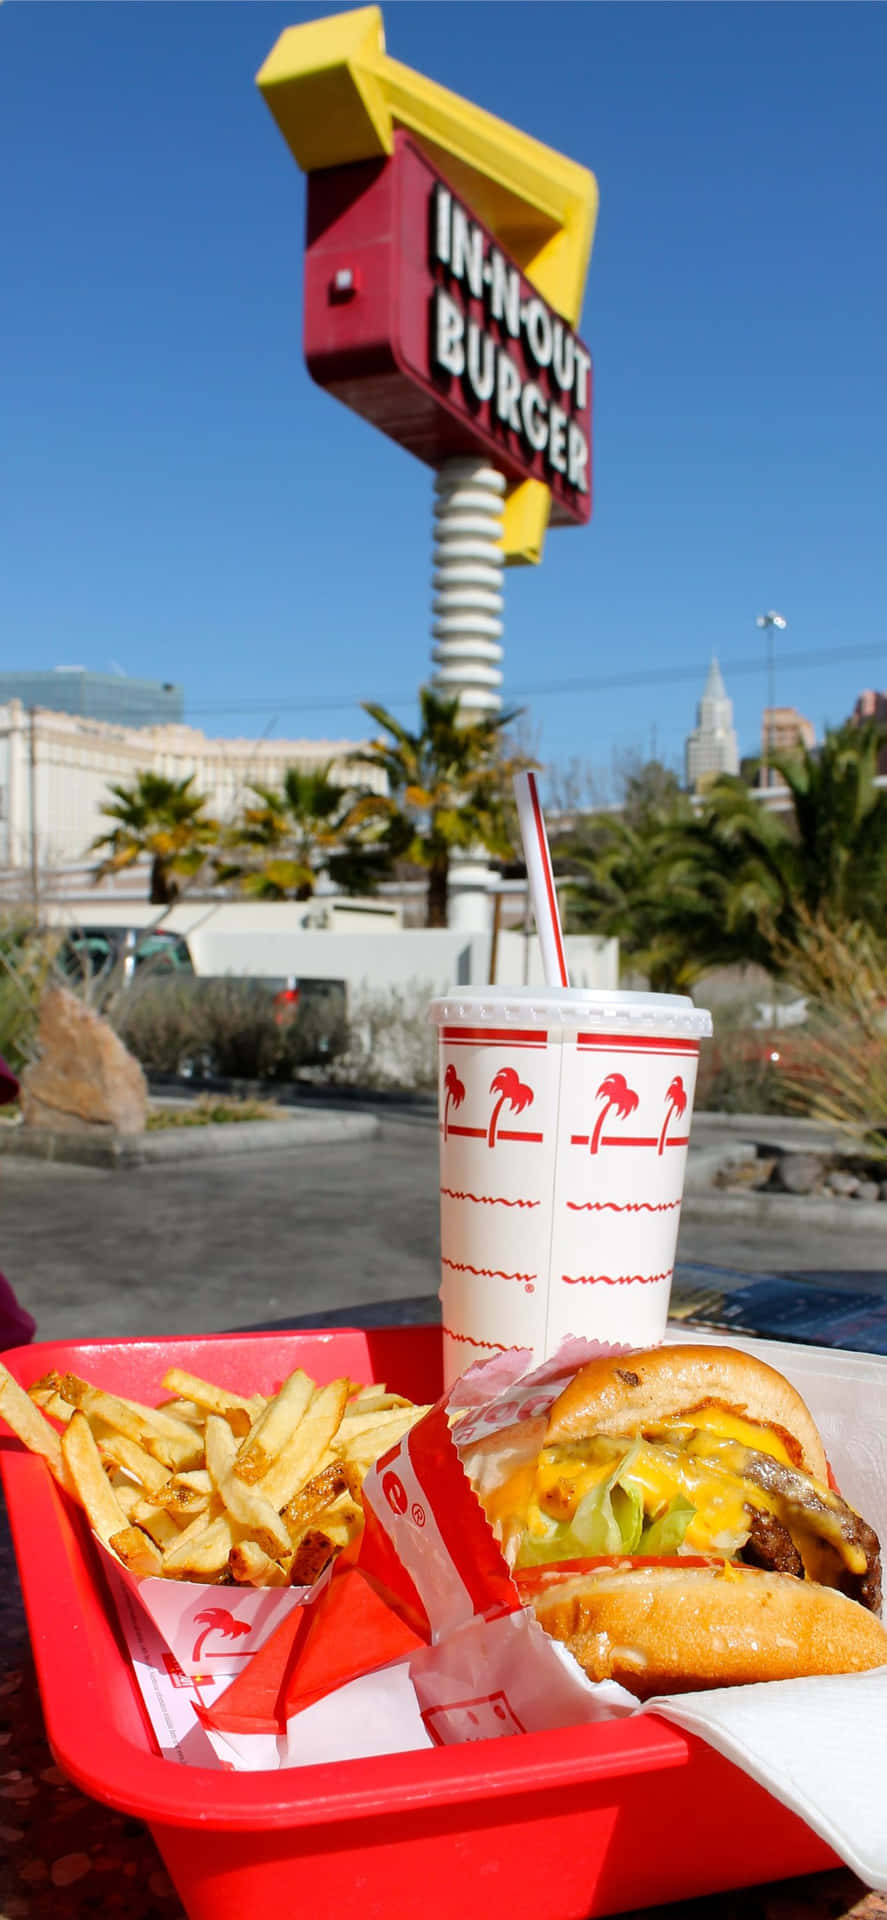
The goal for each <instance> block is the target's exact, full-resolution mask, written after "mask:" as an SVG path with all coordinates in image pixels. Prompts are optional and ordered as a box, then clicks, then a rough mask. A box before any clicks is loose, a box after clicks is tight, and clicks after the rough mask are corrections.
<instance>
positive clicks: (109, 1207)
mask: <svg viewBox="0 0 887 1920" xmlns="http://www.w3.org/2000/svg"><path fill="white" fill-rule="evenodd" d="M378 1111H379V1116H380V1122H381V1124H380V1128H379V1132H378V1134H377V1136H376V1137H375V1138H373V1139H366V1140H360V1141H351V1142H339V1143H337V1144H334V1145H331V1144H326V1145H321V1144H316V1145H310V1146H302V1147H300V1148H298V1149H296V1150H290V1151H280V1150H275V1151H273V1152H266V1153H258V1152H255V1151H254V1152H251V1153H249V1154H248V1155H244V1156H242V1157H239V1156H237V1155H232V1156H230V1157H227V1156H226V1157H225V1158H224V1159H221V1160H212V1159H207V1160H200V1161H189V1162H186V1163H182V1164H180V1165H176V1164H170V1163H164V1164H162V1165H160V1164H150V1165H146V1166H142V1167H137V1168H129V1169H127V1168H118V1169H117V1170H109V1169H104V1168H101V1169H100V1168H93V1167H80V1166H70V1165H60V1164H49V1165H47V1164H46V1163H45V1162H41V1161H31V1160H26V1159H22V1158H15V1159H13V1158H6V1157H4V1158H3V1160H2V1161H0V1266H2V1268H3V1271H4V1272H5V1273H6V1275H7V1277H8V1278H9V1280H10V1281H11V1282H12V1284H13V1286H14V1287H15V1289H16V1291H17V1293H18V1294H19V1296H20V1298H21V1300H22V1302H23V1303H24V1305H25V1306H27V1307H28V1308H29V1310H30V1311H31V1312H32V1313H33V1314H34V1316H35V1318H36V1320H37V1323H38V1338H41V1339H53V1338H59V1339H62V1338H89V1337H93V1338H98V1339H101V1338H103V1337H105V1338H110V1337H119V1336H122V1335H137V1334H151V1333H155V1332H162V1333H196V1332H213V1331H221V1330H222V1329H224V1328H228V1327H237V1326H249V1325H256V1324H257V1323H258V1322H260V1321H277V1320H284V1319H286V1318H287V1317H288V1316H290V1315H292V1316H296V1315H298V1316H300V1317H303V1316H304V1315H306V1314H311V1313H312V1312H313V1313H323V1312H327V1311H330V1310H333V1309H336V1308H339V1307H347V1306H354V1307H355V1308H360V1306H361V1304H366V1303H369V1302H377V1301H384V1300H391V1301H392V1302H397V1301H402V1300H406V1299H409V1298H427V1297H428V1296H429V1295H433V1294H435V1293H436V1291H437V1286H438V1280H439V1265H438V1254H439V1240H438V1173H437V1126H436V1120H435V1116H434V1114H433V1112H432V1111H431V1110H430V1109H429V1108H425V1109H416V1108H414V1107H411V1106H404V1107H402V1108H401V1107H396V1106H384V1107H382V1106H380V1108H379V1109H378ZM779 1205H780V1203H779V1201H778V1200H774V1203H773V1209H772V1211H771V1214H770V1217H769V1218H768V1220H767V1221H766V1222H764V1223H763V1224H761V1223H760V1222H755V1221H743V1220H738V1219H731V1220H729V1221H727V1220H724V1221H722V1220H720V1219H719V1218H718V1217H717V1215H715V1216H714V1217H712V1216H711V1215H707V1216H706V1218H704V1219H693V1218H689V1217H688V1218H686V1219H685V1220H684V1221H683V1223H682V1227H681V1233H680V1239H679V1243H678V1260H679V1263H680V1262H684V1263H688V1264H690V1265H692V1266H694V1267H699V1266H703V1267H704V1266H708V1267H711V1268H714V1269H718V1270H721V1269H728V1270H730V1271H733V1272H738V1273H740V1274H741V1273H742V1272H747V1273H783V1274H784V1273H789V1274H798V1275H803V1276H804V1280H805V1283H807V1284H813V1285H819V1286H822V1285H829V1286H831V1285H839V1286H842V1287H845V1288H847V1289H848V1290H852V1289H853V1288H854V1287H859V1286H860V1285H864V1286H865V1287H866V1288H867V1289H871V1290H872V1291H875V1292H879V1293H881V1294H887V1208H885V1225H884V1228H883V1229H880V1227H878V1228H877V1229H873V1228H872V1227H870V1226H865V1227H864V1228H863V1227H862V1226H860V1225H855V1224H854V1219H853V1203H852V1202H850V1203H848V1207H847V1225H846V1226H845V1227H842V1228H838V1227H836V1228H829V1229H828V1230H825V1229H823V1228H820V1227H819V1226H818V1225H817V1224H816V1222H815V1220H814V1221H813V1222H812V1223H811V1224H809V1225H806V1226H805V1224H804V1222H803V1221H802V1220H800V1219H797V1218H793V1219H792V1220H791V1221H788V1220H785V1222H784V1224H780V1220H779V1214H778V1208H779ZM793 1211H794V1210H793ZM861 1276H862V1278H861ZM678 1278H679V1279H680V1273H679V1275H678Z"/></svg>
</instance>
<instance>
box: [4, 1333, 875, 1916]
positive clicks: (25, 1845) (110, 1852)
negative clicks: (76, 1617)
mask: <svg viewBox="0 0 887 1920" xmlns="http://www.w3.org/2000/svg"><path fill="white" fill-rule="evenodd" d="M436 1317H437V1301H436V1300H434V1301H431V1300H425V1299H423V1300H421V1301H419V1300H412V1301H404V1302H402V1303H400V1311H399V1312H398V1311H397V1310H396V1309H395V1308H394V1307H392V1304H391V1303H390V1302H389V1303H387V1304H386V1305H385V1306H384V1307H381V1308H379V1309H378V1310H370V1311H367V1310H366V1309H362V1310H361V1311H360V1314H359V1316H358V1315H357V1314H355V1315H353V1317H352V1316H350V1315H348V1314H343V1313H341V1312H340V1313H337V1314H329V1315H324V1316H317V1315H313V1316H312V1325H317V1324H318V1321H319V1320H322V1321H323V1323H324V1324H327V1325H336V1324H342V1323H343V1321H349V1320H351V1323H352V1324H353V1321H355V1320H357V1319H358V1318H359V1320H360V1322H361V1324H365V1325H368V1324H376V1325H378V1324H384V1323H386V1322H387V1323H388V1324H391V1323H393V1322H394V1321H395V1319H400V1320H402V1321H406V1320H408V1319H423V1320H428V1319H435V1318H436ZM281 1324H282V1323H281ZM286 1324H287V1325H289V1326H294V1325H298V1324H299V1323H298V1322H293V1321H292V1320H290V1321H288V1322H287V1323H286ZM643 1912H644V1915H645V1917H646V1920H654V1916H655V1917H656V1920H667V1916H668V1917H670V1920H678V1917H679V1916H680V1917H681V1920H683V1916H686V1920H715V1916H718V1920H887V1894H880V1893H874V1892H871V1891H870V1890H869V1889H867V1888H866V1887H865V1886H863V1884H862V1883H861V1882H860V1881H859V1880H857V1879H856V1877H855V1876H854V1875H853V1874H852V1873H849V1872H846V1871H844V1870H839V1869H836V1870H834V1871H833V1872H829V1873H823V1874H815V1875H811V1876H808V1877H806V1878H804V1879H800V1880H787V1881H781V1882H778V1883H773V1884H772V1885H767V1886H759V1887H754V1888H748V1889H744V1890H742V1891H739V1892H736V1893H725V1894H716V1895H711V1896H709V1897H707V1898H704V1899H702V1900H695V1901H682V1902H681V1903H680V1905H679V1906H673V1907H659V1908H655V1909H654V1908H645V1909H644V1910H643ZM93 1915H102V1916H105V1915H108V1916H119V1917H120V1920H186V1915H185V1912H184V1909H183V1907H182V1906H181V1903H180V1901H179V1899H178V1896H177V1894H176V1892H175V1890H174V1888H173V1887H172V1885H171V1883H170V1881H169V1879H168V1876H167V1874H166V1871H165V1869H164V1866H163V1863H162V1861H161V1859H160V1856H159V1855H158V1853H157V1851H156V1849H155V1847H154V1843H153V1841H152V1839H151V1836H150V1834H149V1832H148V1830H147V1828H146V1827H144V1826H143V1825H142V1823H141V1822H140V1821H139V1820H136V1819H133V1818H131V1817H129V1816H128V1815H126V1814H121V1813H117V1812H114V1811H113V1810H112V1809H111V1808H109V1807H105V1806H103V1805H100V1804H99V1803H98V1802H97V1801H93V1800H89V1799H87V1798H86V1797H85V1796H84V1795H83V1794H82V1793H80V1792H79V1791H78V1790H77V1789H76V1788H75V1787H73V1786H72V1785H71V1784H70V1783H69V1782H68V1781H67V1780H66V1778H65V1776H64V1775H63V1774H62V1773H61V1771H60V1769H59V1768H58V1767H57V1766H56V1765H55V1762H54V1760H53V1756H52V1753H51V1752H50V1749H49V1746H48V1745H47V1741H46V1735H45V1731H44V1726H43V1716H42V1712H41V1707H40V1697H39V1692H38V1688H37V1682H36V1677H35V1673H34V1667H33V1663H32V1660H31V1654H30V1646H29V1640H28V1630H27V1625H26V1622H25V1615H24V1608H23V1605H22V1600H21V1593H20V1589H19V1584H18V1578H17V1573H16V1564H15V1555H14V1552H13V1548H12V1542H11V1540H10V1537H9V1531H8V1526H7V1522H6V1515H5V1509H3V1508H0V1920H87V1916H93ZM636 1920H638V1916H636Z"/></svg>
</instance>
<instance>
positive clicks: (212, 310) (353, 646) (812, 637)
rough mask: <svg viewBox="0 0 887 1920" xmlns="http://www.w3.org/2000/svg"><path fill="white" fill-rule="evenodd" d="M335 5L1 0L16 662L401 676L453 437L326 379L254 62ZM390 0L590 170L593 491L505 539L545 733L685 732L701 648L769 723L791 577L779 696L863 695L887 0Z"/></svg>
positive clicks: (701, 668)
mask: <svg viewBox="0 0 887 1920" xmlns="http://www.w3.org/2000/svg"><path fill="white" fill-rule="evenodd" d="M335 10H336V9H334V8H331V7H329V6H320V7H314V6H299V5H277V4H274V5H265V4H264V3H263V0H249V3H247V0H241V3H240V4H227V5H219V4H215V0H204V3H203V4H189V3H188V4H183V0H177V4H175V5H164V4H120V0H118V3H117V4H105V5H83V4H80V3H79V0H67V3H66V4H61V5H59V4H43V5H33V4H32V5H26V4H19V0H6V4H4V5H2V6H0V179H2V187H0V199H2V206H3V214H2V229H0V233H2V260H3V268H2V282H0V363H2V368H3V391H2V401H0V418H2V462H0V543H2V556H0V620H2V658H3V660H4V663H5V664H6V665H7V666H8V667H10V668H13V667H15V668H24V667H38V666H39V667H43V666H53V665H57V664H60V663H64V664H72V663H75V662H77V663H81V664H84V665H87V666H90V667H94V668H97V669H104V670H107V668H108V667H109V664H110V663H112V662H114V663H117V664H118V665H119V666H121V667H123V668H124V669H125V670H126V671H127V672H128V673H131V674H137V675H145V676H151V677H154V676H156V677H158V678H162V679H171V680H175V681H179V682H181V684H182V685H183V687H184V691H185V702H186V715H187V718H188V719H189V720H191V721H192V722H193V723H194V724H195V725H198V726H202V727H204V728H205V729H206V730H207V731H208V732H210V733H218V734H226V735H233V734H238V733H247V734H251V735H256V734H259V733H260V732H262V731H265V730H267V731H268V732H271V733H276V734H285V735H287V736H290V737H292V736H293V735H301V734H310V735H313V736H318V735H322V736H325V737H333V736H342V735H347V736H349V737H355V736H356V735H358V734H359V733H360V732H361V730H362V728H363V726H364V725H365V721H364V717H363V716H362V715H361V713H360V711H359V708H358V705H357V703H358V701H359V700H360V699H362V698H378V699H382V700H385V701H387V702H388V703H389V704H391V705H392V706H393V707H394V708H395V711H397V712H398V714H399V715H400V716H401V717H402V718H404V719H410V718H411V717H412V715H413V713H414V702H415V691H416V688H417V687H418V685H419V683H420V682H421V681H422V680H423V679H426V678H427V677H428V674H429V647H430V641H429V634H428V629H429V599H430V590H429V575H430V509H431V476H430V473H429V471H428V470H427V469H426V468H425V467H423V466H421V465H419V464H418V463H417V462H415V461H413V460H412V459H411V458H410V456H409V455H408V454H406V453H403V452H401V451H400V450H399V449H397V448H395V447H394V446H392V445H390V444H389V443H388V442H387V441H385V440H384V439H383V438H382V436H381V435H379V434H377V433H375V432H374V431H373V429H372V428H370V427H369V426H367V425H365V424H364V423H363V422H362V421H360V420H358V419H357V418H356V417H355V416H354V415H352V414H350V413H349V412H347V411H346V410H345V409H344V408H343V407H341V406H340V405H339V404H338V403H337V402H336V401H334V400H333V399H331V398H330V397H329V396H327V395H326V394H324V393H321V392H320V391H318V390H317V389H316V388H315V387H313V385H312V383H311V381H310V380H309V378H308V375H307V373H306V371H305V368H304V364H303V362H302V358H301V344H300V342H301V250H302V238H303V219H304V181H303V178H302V176H301V175H300V173H299V171H298V168H297V167H296V165H295V162H294V161H293V160H292V158H291V157H290V155H289V153H288V151H287V149H286V147H285V145H284V142H283V140H282V139H281V137H280V135H279V133H278V132H277V129H276V127H275V125H274V123H273V121H272V119H271V116H270V114H269V113H268V111H267V109H266V107H265V106H264V104H263V102H262V100H261V97H260V95H259V93H258V92H257V90H256V88H255V86H254V75H255V72H256V70H257V68H258V67H259V65H260V64H261V62H262V60H263V59H264V57H265V55H266V54H267V53H268V51H269V50H270V48H271V46H272V45H273V43H274V41H275V40H276V38H277V36H278V34H279V33H280V32H281V31H282V30H283V28H284V27H286V26H288V25H293V24H296V23H298V22H299V21H301V20H305V19H308V18H313V17H317V16H319V15H322V14H324V13H329V12H331V11H335ZM383 12H384V16H385V23H386V35H387V43H388V48H389V51H390V52H391V53H392V54H393V55H394V56H395V58H397V59H399V60H403V61H405V62H406V63H407V64H409V65H411V66H414V67H416V68H418V69H420V70H421V71H423V72H426V73H428V74H429V75H431V76H432V77H434V78H435V79H437V80H439V81H441V82H442V83H444V84H445V85H447V86H450V87H452V88H454V89H456V90H457V91H458V92H460V93H463V94H465V95H467V96H468V97H470V98H472V99H474V100H476V101H477V102H479V103H480V104H481V105H483V106H485V107H487V108H489V109H491V110H492V111H493V112H495V113H498V114H500V115H502V116H503V117H504V118H506V119H508V120H511V121H513V122H514V123H515V124H516V125H518V126H521V127H523V128H525V129H526V130H527V131H528V132H530V133H533V134H535V135H536V136H537V137H539V138H540V139H542V140H544V141H547V142H548V143H549V144H551V145H552V146H555V147H559V148H560V149H561V150H562V151H564V152H567V153H569V154H571V155H572V156H573V157H574V158H576V159H577V160H581V161H582V162H584V163H585V164H587V165H589V166H590V167H592V168H593V170H594V172H595V173H596V175H597V177H598V182H599V186H600V194H601V211H600V218H599V223H598V231H597V238H596V241H595V248H594V253H593V257H592V262H591V270H590V274H589V281H588V290H587V298H586V306H585V313H584V316H583V322H582V332H583V334H584V337H585V338H586V340H587V341H588V343H589V344H590V346H591V349H592V352H593V355H594V361H595V375H596V415H595V423H594V433H595V453H594V468H595V510H594V514H593V517H592V521H591V525H590V527H588V528H586V529H582V530H579V529H573V528H570V529H562V530H558V531H557V532H555V533H553V534H552V535H551V536H550V537H549V540H548V543H547V547H546V552H545V558H544V561H543V564H542V565H541V567H539V568H537V569H526V568H521V569H518V570H514V571H512V572H510V573H509V574H508V577H507V598H506V694H507V696H508V697H509V698H512V699H514V700H515V701H519V702H521V703H522V704H523V705H524V706H525V708H526V710H527V720H526V725H527V728H528V729H529V731H530V733H531V735H532V737H533V739H534V741H535V742H536V743H537V745H538V749H539V751H540V753H541V755H542V756H543V758H544V759H545V760H546V761H548V762H550V763H553V764H557V765H560V766H561V767H563V766H564V765H566V764H567V763H568V762H569V761H571V760H573V759H579V760H581V761H583V762H591V763H592V764H593V765H594V766H595V767H598V768H602V769H604V770H606V768H607V767H608V766H609V764H610V762H611V758H612V755H613V754H614V753H615V752H620V751H623V752H624V751H627V750H632V749H635V748H637V749H640V750H641V751H642V752H644V753H646V752H649V751H651V750H653V751H656V752H657V753H658V754H659V755H660V756H662V757H663V758H666V759H667V760H669V761H672V762H674V763H677V762H678V761H679V759H680V756H681V752H682V747H683V740H684V736H685V734H686V732H687V730H688V728H689V726H690V725H691V724H692V721H693V717H694V709H695V702H696V700H697V698H698V697H699V694H700V693H701V691H702V681H703V679H704V676H705V669H706V665H707V661H708V658H709V655H710V654H711V653H712V652H713V651H714V652H717V654H718V656H719V658H720V660H721V663H722V667H723V670H724V674H725V679H726V682H727V689H728V692H729V693H730V694H731V695H732V697H733V699H734V702H735V714H736V721H737V725H738V728H739V734H740V745H741V747H742V749H743V751H754V750H755V747H756V743H757V728H758V723H759V715H760V708H761V706H762V704H763V702H764V700H765V698H766V675H765V669H764V655H763V648H762V644H761V637H760V635H759V634H758V633H757V631H756V629H755V624H754V623H755V615H756V614H757V613H759V612H761V611H763V610H765V609H768V608H771V607H775V608H777V609H779V610H780V611H781V612H782V613H784V614H785V615H786V617H787V619H788V622H789V626H788V629H787V632H786V633H785V634H784V635H783V636H781V637H780V640H779V647H778V651H777V656H776V687H775V690H776V697H777V699H778V700H779V701H780V702H785V703H789V704H794V705H797V706H798V707H799V708H800V709H801V711H802V712H804V713H805V714H806V715H807V716H808V717H809V718H810V719H811V720H813V721H814V723H815V724H816V726H817V728H818V729H819V728H821V727H822V725H823V723H830V724H831V723H835V722H837V721H839V720H841V719H842V718H844V717H845V716H846V714H847V713H848V712H849V711H850V709H851V708H852V705H853V701H854V699H855V696H856V694H857V692H858V691H859V690H860V688H862V687H864V686H877V687H882V686H884V685H887V634H885V603H887V593H885V587H887V527H885V498H887V489H885V478H887V474H885V465H887V455H885V446H887V421H885V373H884V360H885V343H887V312H885V307H887V300H885V292H887V232H885V227H887V214H885V208H887V192H885V162H887V135H885V114H884V80H885V73H887V9H885V7H883V6H877V5H848V4H844V0H838V4H831V0H827V3H825V4H809V3H807V0H803V3H802V4H784V5H773V4H732V3H728V4H717V5H715V4H707V5H701V4H686V3H682V0H666V3H665V4H652V5H650V4H645V3H638V4H629V3H626V0H600V3H599V4H590V5H589V4H561V0H523V4H511V0H494V3H493V4H485V3H484V0H475V3H474V4H454V3H452V0H451V3H450V4H439V3H438V0H397V3H396V4H391V0H386V4H385V5H384V7H383ZM792 656H795V660H794V663H792ZM602 683H608V684H602Z"/></svg>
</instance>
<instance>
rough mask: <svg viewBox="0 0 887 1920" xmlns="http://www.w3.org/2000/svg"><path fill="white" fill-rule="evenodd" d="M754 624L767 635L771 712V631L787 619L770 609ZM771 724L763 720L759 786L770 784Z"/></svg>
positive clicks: (773, 647) (773, 676)
mask: <svg viewBox="0 0 887 1920" xmlns="http://www.w3.org/2000/svg"><path fill="white" fill-rule="evenodd" d="M755 626H756V627H761V628H762V629H763V631H764V632H765V633H766V635H767V707H766V711H767V713H768V714H772V712H773V701H774V694H775V679H776V658H775V655H776V644H775V641H774V639H773V632H774V628H776V627H779V628H780V629H782V628H784V627H787V626H788V621H787V620H784V619H783V617H782V614H781V613H774V612H773V611H772V610H771V612H770V613H759V614H758V616H757V619H756V620H755ZM771 725H772V721H769V720H767V721H765V723H764V728H763V736H762V742H761V744H762V747H763V752H762V754H761V776H762V777H761V786H762V787H769V785H770V727H771Z"/></svg>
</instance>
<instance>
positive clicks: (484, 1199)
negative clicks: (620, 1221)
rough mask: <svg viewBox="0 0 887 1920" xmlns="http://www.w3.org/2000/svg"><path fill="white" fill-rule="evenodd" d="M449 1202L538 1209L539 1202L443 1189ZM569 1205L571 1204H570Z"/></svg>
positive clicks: (449, 1188) (492, 1194)
mask: <svg viewBox="0 0 887 1920" xmlns="http://www.w3.org/2000/svg"><path fill="white" fill-rule="evenodd" d="M441 1193H445V1194H446V1196H447V1199H448V1200H475V1201H476V1202H477V1204H478V1206H479V1207H538V1206H540V1205H541V1202H540V1201H539V1200H505V1199H501V1198H500V1197H499V1195H498V1194H494V1193H460V1192H459V1190H458V1188H456V1187H441ZM568 1204H569V1202H568Z"/></svg>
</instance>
